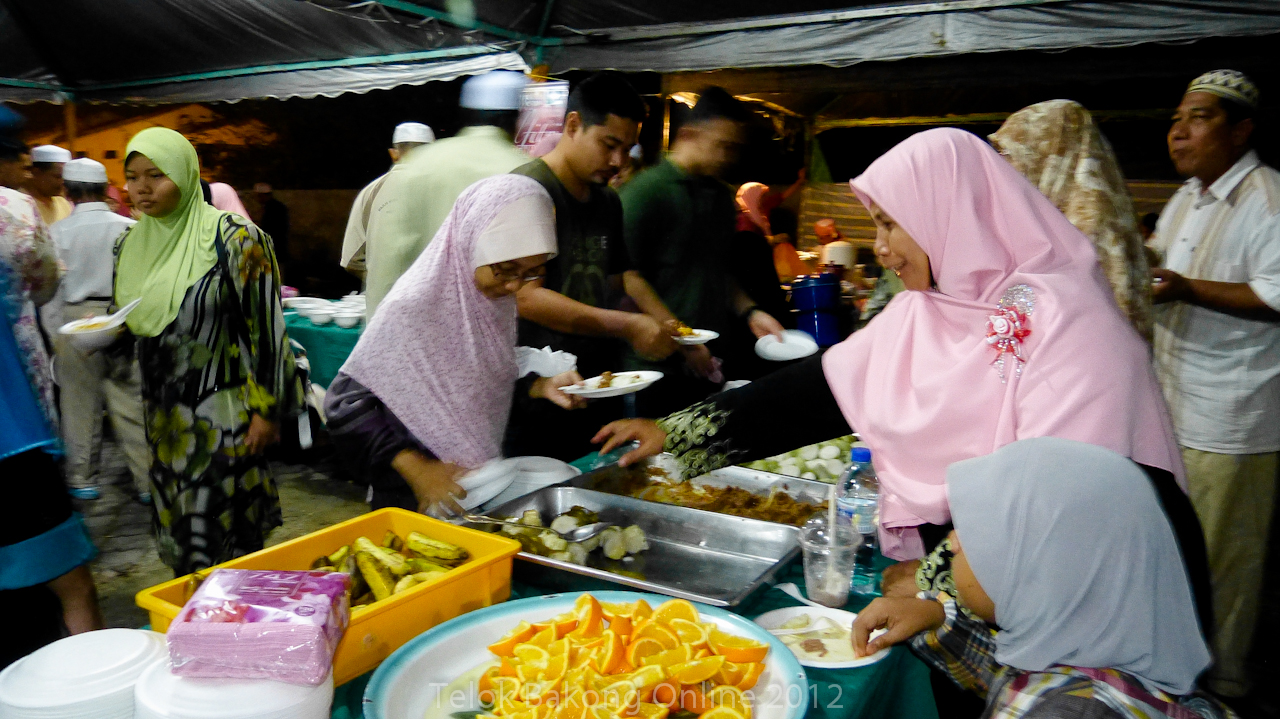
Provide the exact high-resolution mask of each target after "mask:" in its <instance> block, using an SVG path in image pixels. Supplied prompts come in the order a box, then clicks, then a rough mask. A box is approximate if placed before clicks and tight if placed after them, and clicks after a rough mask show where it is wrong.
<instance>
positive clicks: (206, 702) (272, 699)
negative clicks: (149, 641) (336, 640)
mask: <svg viewBox="0 0 1280 719" xmlns="http://www.w3.org/2000/svg"><path fill="white" fill-rule="evenodd" d="M332 703H333V675H332V674H330V675H329V676H328V677H327V678H326V679H325V680H324V683H322V684H320V685H319V686H315V687H312V686H306V685H304V684H285V683H284V682H273V681H268V680H265V679H192V678H190V677H179V676H175V675H174V674H172V673H171V672H170V671H169V666H168V663H165V664H161V665H159V666H155V667H152V668H151V669H149V670H147V672H146V673H145V674H143V675H142V677H141V678H140V679H138V684H137V686H136V687H135V688H134V704H135V707H136V708H135V710H134V717H135V719H328V717H329V708H330V705H331V704H332Z"/></svg>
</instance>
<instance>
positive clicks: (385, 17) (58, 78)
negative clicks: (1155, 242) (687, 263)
mask: <svg viewBox="0 0 1280 719" xmlns="http://www.w3.org/2000/svg"><path fill="white" fill-rule="evenodd" d="M781 9H785V10H787V14H779V10H781ZM1278 32H1280V1H1278V0H1213V1H1208V0H1164V1H1160V2H1088V1H1085V0H948V1H943V2H924V1H912V0H907V1H905V2H902V1H900V2H896V3H885V2H884V0H880V1H879V2H866V1H862V2H859V1H858V0H788V2H786V3H778V2H764V1H763V0H699V1H698V2H689V1H688V0H533V1H530V2H513V1H512V0H200V1H199V2H192V1H191V0H57V2H47V1H46V2H40V1H39V0H0V99H13V100H35V99H54V100H56V99H59V98H62V97H67V96H71V97H74V98H76V99H80V100H86V101H91V102H93V101H98V102H138V103H161V102H193V101H214V100H229V101H235V100H240V99H245V98H251V97H253V98H256V97H276V98H285V97H314V96H317V95H325V96H331V95H335V94H340V93H346V92H366V91H369V90H373V89H384V88H390V87H395V86H398V85H404V84H420V83H424V82H427V81H430V80H445V79H452V78H455V77H458V76H460V75H466V74H472V73H476V72H482V71H485V70H488V69H492V68H498V67H504V68H520V69H523V68H527V67H528V65H530V64H535V63H546V64H548V65H549V66H550V69H551V71H552V72H563V71H568V70H574V69H581V70H595V69H604V68H614V69H619V70H625V71H656V72H663V73H670V72H676V71H685V70H712V69H719V68H760V67H787V66H805V65H808V66H813V65H827V66H835V67H843V66H848V65H853V64H856V63H861V62H870V61H884V60H899V59H904V58H919V57H941V56H949V55H961V54H967V53H992V52H1004V51H1017V50H1051V51H1052V50H1066V49H1071V48H1082V47H1117V46H1129V45H1137V44H1141V43H1156V42H1162V43H1178V42H1191V41H1195V40H1199V39H1203V38H1208V37H1242V36H1258V35H1267V34H1272V33H1278Z"/></svg>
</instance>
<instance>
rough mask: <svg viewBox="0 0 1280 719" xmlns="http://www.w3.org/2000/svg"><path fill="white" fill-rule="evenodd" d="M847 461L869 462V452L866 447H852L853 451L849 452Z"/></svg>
mask: <svg viewBox="0 0 1280 719" xmlns="http://www.w3.org/2000/svg"><path fill="white" fill-rule="evenodd" d="M849 461H850V462H870V461H871V450H869V449H867V448H866V447H854V448H853V449H851V450H849Z"/></svg>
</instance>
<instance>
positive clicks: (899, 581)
mask: <svg viewBox="0 0 1280 719" xmlns="http://www.w3.org/2000/svg"><path fill="white" fill-rule="evenodd" d="M918 569H920V560H919V559H913V560H911V561H909V562H898V563H897V564H891V565H889V566H887V567H885V568H884V572H882V573H881V574H880V594H881V596H885V597H914V596H915V595H916V592H917V591H919V589H918V588H917V587H916V571H917V570H918Z"/></svg>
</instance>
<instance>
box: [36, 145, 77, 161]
mask: <svg viewBox="0 0 1280 719" xmlns="http://www.w3.org/2000/svg"><path fill="white" fill-rule="evenodd" d="M31 161H32V162H71V151H70V150H67V149H64V148H61V147H58V146H57V145H40V146H39V147H35V148H32V149H31Z"/></svg>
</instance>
